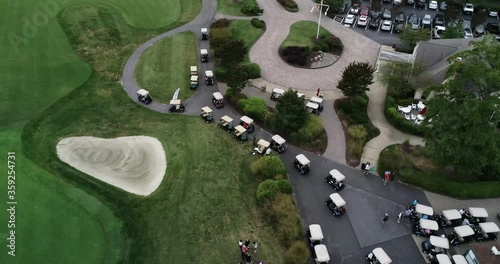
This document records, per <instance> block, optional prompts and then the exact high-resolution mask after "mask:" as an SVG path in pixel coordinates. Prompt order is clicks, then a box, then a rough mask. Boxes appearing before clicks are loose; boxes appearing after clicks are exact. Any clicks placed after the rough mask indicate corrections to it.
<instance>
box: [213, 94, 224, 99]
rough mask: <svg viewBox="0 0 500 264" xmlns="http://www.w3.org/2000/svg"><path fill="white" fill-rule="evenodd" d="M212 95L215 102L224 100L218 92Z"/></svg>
mask: <svg viewBox="0 0 500 264" xmlns="http://www.w3.org/2000/svg"><path fill="white" fill-rule="evenodd" d="M212 95H213V96H214V99H215V100H222V99H224V97H223V96H222V94H221V93H219V92H215V93H213V94H212Z"/></svg>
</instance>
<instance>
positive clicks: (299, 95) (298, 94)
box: [297, 93, 306, 98]
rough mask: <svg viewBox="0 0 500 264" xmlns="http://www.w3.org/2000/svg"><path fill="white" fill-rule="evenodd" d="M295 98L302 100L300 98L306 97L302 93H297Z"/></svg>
mask: <svg viewBox="0 0 500 264" xmlns="http://www.w3.org/2000/svg"><path fill="white" fill-rule="evenodd" d="M297 97H299V98H302V97H306V95H305V94H303V93H297Z"/></svg>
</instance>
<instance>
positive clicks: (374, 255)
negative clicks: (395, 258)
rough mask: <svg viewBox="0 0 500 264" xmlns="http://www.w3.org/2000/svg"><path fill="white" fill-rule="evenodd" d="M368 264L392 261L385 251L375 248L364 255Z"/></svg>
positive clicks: (383, 263)
mask: <svg viewBox="0 0 500 264" xmlns="http://www.w3.org/2000/svg"><path fill="white" fill-rule="evenodd" d="M365 259H366V260H368V262H369V263H370V264H390V263H392V260H391V258H389V256H388V255H387V253H385V251H384V250H383V249H382V248H379V247H378V248H375V249H373V250H372V252H371V253H370V254H368V255H367V256H366V257H365Z"/></svg>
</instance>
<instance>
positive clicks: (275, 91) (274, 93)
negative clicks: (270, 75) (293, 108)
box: [271, 88, 285, 101]
mask: <svg viewBox="0 0 500 264" xmlns="http://www.w3.org/2000/svg"><path fill="white" fill-rule="evenodd" d="M283 94H285V90H283V89H280V88H273V91H272V93H271V100H273V101H278V99H279V98H280V97H281V96H283Z"/></svg>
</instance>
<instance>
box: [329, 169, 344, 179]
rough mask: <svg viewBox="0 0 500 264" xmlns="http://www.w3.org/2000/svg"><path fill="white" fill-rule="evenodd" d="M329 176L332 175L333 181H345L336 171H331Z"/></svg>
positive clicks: (342, 175)
mask: <svg viewBox="0 0 500 264" xmlns="http://www.w3.org/2000/svg"><path fill="white" fill-rule="evenodd" d="M330 175H332V177H333V178H335V180H337V181H343V180H345V176H344V174H342V173H340V171H338V170H335V169H333V170H331V171H330Z"/></svg>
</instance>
